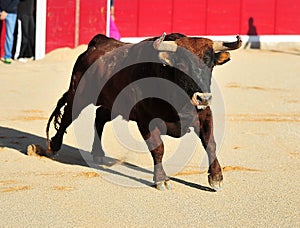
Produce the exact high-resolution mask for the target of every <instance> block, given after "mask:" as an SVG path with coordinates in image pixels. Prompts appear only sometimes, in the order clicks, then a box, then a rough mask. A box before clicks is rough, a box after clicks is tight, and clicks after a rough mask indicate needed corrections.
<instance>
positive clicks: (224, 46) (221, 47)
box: [213, 35, 242, 51]
mask: <svg viewBox="0 0 300 228" xmlns="http://www.w3.org/2000/svg"><path fill="white" fill-rule="evenodd" d="M236 39H237V41H235V42H224V41H214V43H213V49H214V51H226V50H235V49H238V48H240V47H241V46H242V40H241V38H240V36H239V35H237V36H236Z"/></svg>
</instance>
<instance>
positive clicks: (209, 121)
mask: <svg viewBox="0 0 300 228" xmlns="http://www.w3.org/2000/svg"><path fill="white" fill-rule="evenodd" d="M198 115H199V121H200V126H199V127H200V129H197V130H198V133H199V137H200V139H201V142H202V144H203V147H204V148H205V150H206V152H207V155H208V161H209V168H208V173H209V175H208V182H209V184H210V186H211V187H212V188H213V189H215V190H219V189H221V184H222V180H223V175H222V169H221V166H220V164H219V161H218V159H217V155H216V142H215V139H214V134H213V117H212V112H211V110H210V108H209V107H208V108H206V109H205V110H203V111H201V112H199V114H198Z"/></svg>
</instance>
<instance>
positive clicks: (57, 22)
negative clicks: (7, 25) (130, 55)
mask: <svg viewBox="0 0 300 228" xmlns="http://www.w3.org/2000/svg"><path fill="white" fill-rule="evenodd" d="M106 2H107V1H106V0H64V1H60V2H57V1H55V0H47V15H46V52H49V51H51V50H53V49H55V48H59V47H71V48H73V47H75V46H77V45H80V44H87V43H88V41H89V40H90V39H91V38H92V37H93V36H94V35H95V34H97V33H105V26H106V25H105V24H106V23H105V22H106ZM76 3H77V7H76ZM78 3H79V8H78ZM76 9H77V11H76ZM299 12H300V4H297V3H296V2H295V1H294V0H263V1H262V0H226V1H221V0H164V1H162V0H115V18H116V24H117V26H118V28H119V30H120V33H121V35H122V37H145V36H156V35H159V34H161V33H162V32H164V31H165V32H167V33H170V32H180V33H184V34H186V35H199V36H201V35H233V34H241V35H246V34H247V31H248V27H249V26H248V20H249V18H250V17H252V18H253V19H254V25H255V26H256V29H257V33H258V35H297V34H300V26H299V25H300V13H299ZM76 17H77V20H76ZM1 34H2V35H1ZM3 38H4V34H3V29H2V33H1V31H0V39H1V42H0V53H1V54H3V46H4V41H3Z"/></svg>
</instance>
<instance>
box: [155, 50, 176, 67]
mask: <svg viewBox="0 0 300 228" xmlns="http://www.w3.org/2000/svg"><path fill="white" fill-rule="evenodd" d="M158 58H159V59H160V61H161V62H162V63H163V64H165V65H169V66H174V64H173V61H172V59H171V55H170V53H169V52H166V51H161V52H159V53H158Z"/></svg>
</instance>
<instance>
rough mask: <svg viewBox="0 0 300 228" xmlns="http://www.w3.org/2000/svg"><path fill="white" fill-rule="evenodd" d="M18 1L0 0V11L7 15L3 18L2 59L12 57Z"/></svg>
mask: <svg viewBox="0 0 300 228" xmlns="http://www.w3.org/2000/svg"><path fill="white" fill-rule="evenodd" d="M18 3H19V0H0V12H2V11H5V12H7V16H6V18H5V27H6V36H5V44H4V51H5V54H4V59H10V58H11V57H12V47H13V43H14V31H15V26H16V21H17V12H18Z"/></svg>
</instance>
